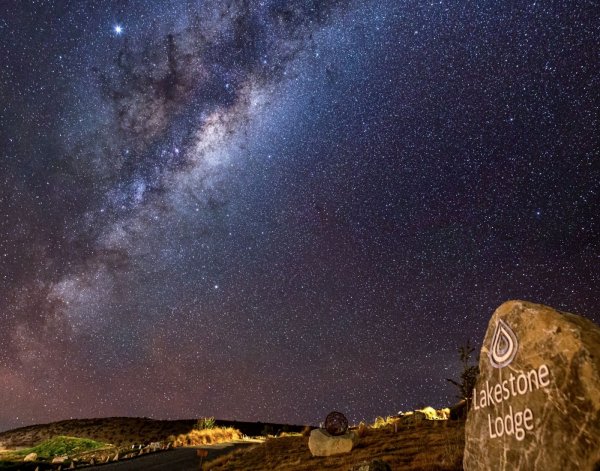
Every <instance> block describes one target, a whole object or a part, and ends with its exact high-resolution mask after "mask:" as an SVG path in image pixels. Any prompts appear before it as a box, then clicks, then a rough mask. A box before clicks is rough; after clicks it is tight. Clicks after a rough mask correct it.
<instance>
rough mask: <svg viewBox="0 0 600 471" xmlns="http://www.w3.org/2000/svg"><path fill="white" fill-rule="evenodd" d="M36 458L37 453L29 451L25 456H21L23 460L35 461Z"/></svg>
mask: <svg viewBox="0 0 600 471" xmlns="http://www.w3.org/2000/svg"><path fill="white" fill-rule="evenodd" d="M37 458H38V455H37V453H29V454H28V455H27V456H26V457H25V458H23V461H35V460H37Z"/></svg>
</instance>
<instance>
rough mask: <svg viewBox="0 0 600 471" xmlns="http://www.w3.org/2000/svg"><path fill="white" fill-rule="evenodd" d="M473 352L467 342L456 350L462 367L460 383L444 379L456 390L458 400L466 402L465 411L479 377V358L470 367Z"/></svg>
mask: <svg viewBox="0 0 600 471" xmlns="http://www.w3.org/2000/svg"><path fill="white" fill-rule="evenodd" d="M474 351H475V347H473V346H472V345H471V341H470V340H467V344H466V345H463V346H461V347H459V348H458V354H459V355H460V361H461V363H462V365H463V370H462V373H461V374H460V381H454V380H453V379H449V378H446V381H449V382H451V383H452V384H454V386H456V387H457V388H458V391H459V395H458V396H457V397H458V398H459V399H464V400H465V401H467V410H468V408H469V406H470V403H471V398H472V396H473V388H475V383H477V378H478V377H479V364H478V363H479V358H476V359H475V364H474V365H471V364H470V363H471V356H472V355H473V352H474Z"/></svg>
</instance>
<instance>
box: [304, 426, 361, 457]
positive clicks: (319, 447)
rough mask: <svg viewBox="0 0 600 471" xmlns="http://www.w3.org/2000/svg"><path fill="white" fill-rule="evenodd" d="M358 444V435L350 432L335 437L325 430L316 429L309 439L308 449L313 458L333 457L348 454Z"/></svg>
mask: <svg viewBox="0 0 600 471" xmlns="http://www.w3.org/2000/svg"><path fill="white" fill-rule="evenodd" d="M357 444H358V435H356V434H355V433H354V432H348V433H345V434H344V435H337V436H333V435H330V434H328V433H327V431H325V430H323V429H314V430H313V431H312V432H310V437H309V438H308V449H309V450H310V452H311V454H312V455H313V456H331V455H338V454H340V453H348V452H350V451H352V448H353V447H354V446H355V445H357Z"/></svg>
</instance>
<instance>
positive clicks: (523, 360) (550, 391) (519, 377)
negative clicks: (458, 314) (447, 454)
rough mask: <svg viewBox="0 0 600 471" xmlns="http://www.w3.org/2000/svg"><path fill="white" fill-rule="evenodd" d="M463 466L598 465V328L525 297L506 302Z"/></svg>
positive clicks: (491, 338) (488, 350)
mask: <svg viewBox="0 0 600 471" xmlns="http://www.w3.org/2000/svg"><path fill="white" fill-rule="evenodd" d="M479 369H480V375H479V379H478V380H477V384H476V386H475V388H474V390H473V397H472V400H471V404H470V406H469V412H468V415H467V424H466V430H465V435H466V437H465V438H466V441H465V456H464V461H463V465H464V469H465V470H467V471H472V470H490V469H493V470H543V471H550V470H571V469H573V470H575V469H577V470H589V471H592V470H596V469H600V328H599V327H598V326H597V325H596V324H594V323H593V322H591V321H590V320H588V319H585V318H583V317H580V316H576V315H573V314H568V313H563V312H559V311H556V310H554V309H552V308H550V307H547V306H542V305H539V304H533V303H528V302H525V301H509V302H506V303H504V304H502V305H501V306H500V307H499V308H498V309H497V310H496V312H494V315H493V316H492V318H491V320H490V323H489V325H488V329H487V332H486V335H485V338H484V341H483V345H482V348H481V355H480V360H479Z"/></svg>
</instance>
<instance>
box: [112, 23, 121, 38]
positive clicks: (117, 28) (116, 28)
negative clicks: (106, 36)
mask: <svg viewBox="0 0 600 471" xmlns="http://www.w3.org/2000/svg"><path fill="white" fill-rule="evenodd" d="M113 31H114V32H115V34H116V35H117V36H121V34H123V27H122V26H121V25H115V26H114V27H113Z"/></svg>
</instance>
